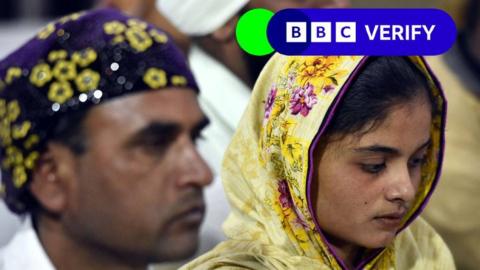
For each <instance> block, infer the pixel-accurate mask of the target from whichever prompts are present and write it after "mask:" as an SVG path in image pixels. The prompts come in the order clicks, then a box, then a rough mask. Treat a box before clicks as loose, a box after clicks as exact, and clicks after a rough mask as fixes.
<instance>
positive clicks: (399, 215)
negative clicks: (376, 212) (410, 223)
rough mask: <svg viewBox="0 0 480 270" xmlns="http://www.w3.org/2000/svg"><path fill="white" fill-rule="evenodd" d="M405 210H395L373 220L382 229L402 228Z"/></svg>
mask: <svg viewBox="0 0 480 270" xmlns="http://www.w3.org/2000/svg"><path fill="white" fill-rule="evenodd" d="M404 216H405V212H404V211H402V212H394V213H389V214H385V215H380V216H376V217H375V218H374V219H373V220H374V222H375V223H376V224H378V225H379V226H380V227H381V228H382V229H386V230H394V229H398V228H400V226H401V225H402V221H403V217H404Z"/></svg>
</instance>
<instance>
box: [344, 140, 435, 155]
mask: <svg viewBox="0 0 480 270" xmlns="http://www.w3.org/2000/svg"><path fill="white" fill-rule="evenodd" d="M431 142H432V141H431V139H428V140H427V141H426V142H424V143H423V144H422V145H420V146H419V147H418V148H417V150H416V151H418V150H420V149H423V148H425V147H427V146H429V145H430V144H431ZM353 150H354V151H355V152H359V153H384V154H389V155H399V154H400V153H401V151H400V150H398V149H397V148H394V147H389V146H385V145H378V144H374V145H371V146H366V147H359V148H355V149H353Z"/></svg>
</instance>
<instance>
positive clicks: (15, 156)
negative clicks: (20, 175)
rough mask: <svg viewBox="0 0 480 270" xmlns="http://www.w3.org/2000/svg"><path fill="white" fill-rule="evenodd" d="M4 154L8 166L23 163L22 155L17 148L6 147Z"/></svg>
mask: <svg viewBox="0 0 480 270" xmlns="http://www.w3.org/2000/svg"><path fill="white" fill-rule="evenodd" d="M6 154H7V158H8V159H9V162H10V164H12V165H13V164H14V165H21V164H22V163H23V154H22V152H21V151H20V150H19V149H18V148H17V147H15V146H9V147H7V149H6Z"/></svg>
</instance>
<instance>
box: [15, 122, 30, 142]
mask: <svg viewBox="0 0 480 270" xmlns="http://www.w3.org/2000/svg"><path fill="white" fill-rule="evenodd" d="M31 127H32V123H31V122H30V121H24V122H23V123H22V124H20V125H15V126H13V128H12V138H13V139H15V140H18V139H23V138H25V137H26V136H27V134H28V132H29V131H30V128H31Z"/></svg>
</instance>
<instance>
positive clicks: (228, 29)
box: [211, 16, 238, 43]
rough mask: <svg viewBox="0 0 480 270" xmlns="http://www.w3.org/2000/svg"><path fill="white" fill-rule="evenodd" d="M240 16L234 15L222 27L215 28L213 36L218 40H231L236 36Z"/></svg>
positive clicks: (222, 41)
mask: <svg viewBox="0 0 480 270" xmlns="http://www.w3.org/2000/svg"><path fill="white" fill-rule="evenodd" d="M237 22H238V16H234V17H232V18H231V19H230V20H229V21H228V22H227V23H225V24H224V25H223V26H222V27H220V28H219V29H217V30H215V31H214V32H213V33H212V34H211V36H212V38H213V39H214V40H215V41H216V42H221V43H224V42H229V41H231V40H232V39H234V38H235V27H236V26H237Z"/></svg>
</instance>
